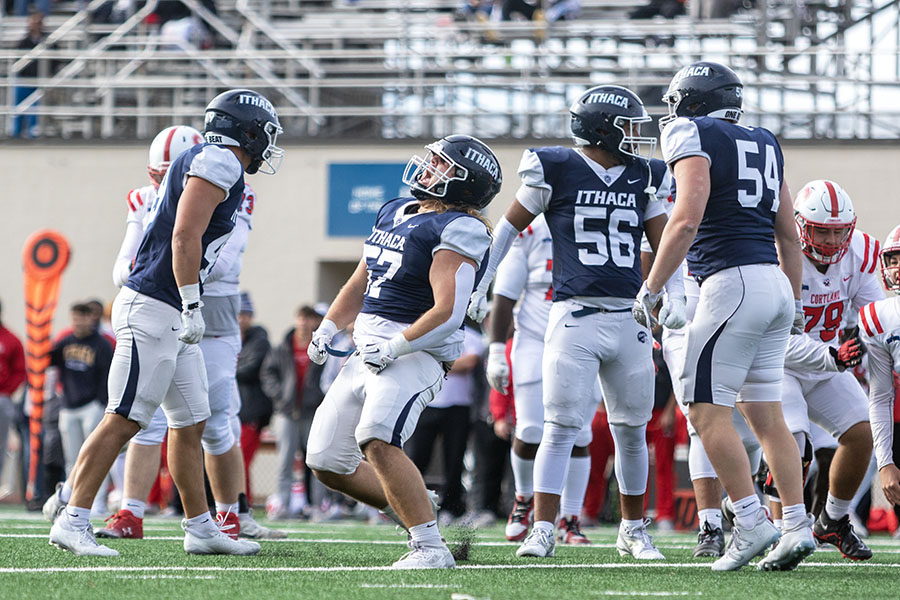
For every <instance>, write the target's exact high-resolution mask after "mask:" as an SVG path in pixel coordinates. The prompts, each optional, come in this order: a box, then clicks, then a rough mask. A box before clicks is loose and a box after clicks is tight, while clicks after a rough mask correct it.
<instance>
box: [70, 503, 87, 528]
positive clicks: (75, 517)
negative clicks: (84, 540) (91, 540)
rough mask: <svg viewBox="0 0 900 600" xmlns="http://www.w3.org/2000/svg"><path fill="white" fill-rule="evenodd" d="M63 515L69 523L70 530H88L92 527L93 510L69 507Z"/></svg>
mask: <svg viewBox="0 0 900 600" xmlns="http://www.w3.org/2000/svg"><path fill="white" fill-rule="evenodd" d="M63 513H64V514H65V515H66V521H68V525H69V526H68V529H75V530H78V529H86V528H88V527H90V526H91V509H90V508H80V507H78V506H72V505H71V504H69V505H67V506H66V508H65V510H63Z"/></svg>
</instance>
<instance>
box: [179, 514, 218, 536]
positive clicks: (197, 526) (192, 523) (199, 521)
mask: <svg viewBox="0 0 900 600" xmlns="http://www.w3.org/2000/svg"><path fill="white" fill-rule="evenodd" d="M184 522H185V525H186V527H188V528H190V529H191V533H195V534H206V535H205V536H202V537H209V536H211V535H214V534H215V533H216V532H217V531H218V527H216V520H215V519H213V518H212V515H211V514H209V512H208V511H207V512H205V513H201V514H199V515H197V516H196V517H191V518H190V519H185V520H184Z"/></svg>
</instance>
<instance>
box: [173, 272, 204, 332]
mask: <svg viewBox="0 0 900 600" xmlns="http://www.w3.org/2000/svg"><path fill="white" fill-rule="evenodd" d="M178 294H179V295H180V296H181V326H182V331H181V335H179V336H178V339H179V340H181V341H182V342H184V343H185V344H198V343H200V340H202V339H203V333H204V332H205V331H206V323H205V322H204V321H203V314H202V313H201V312H200V309H201V308H202V307H203V302H201V301H200V284H199V283H190V284H188V285H183V286H181V287H179V288H178Z"/></svg>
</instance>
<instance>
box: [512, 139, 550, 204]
mask: <svg viewBox="0 0 900 600" xmlns="http://www.w3.org/2000/svg"><path fill="white" fill-rule="evenodd" d="M519 178H520V179H521V180H522V186H521V187H520V188H519V191H517V192H516V200H518V201H519V204H521V205H522V206H523V207H524V208H525V210H527V211H528V212H530V213H531V214H533V215H539V214H541V213H542V212H544V211H545V210H547V207H548V206H549V203H550V197H551V196H552V195H553V186H551V185H550V184H549V183H547V182H546V181H545V180H544V165H543V164H541V161H540V159H539V158H538V155H537V154H536V153H535V152H534V151H533V150H526V151H525V152H523V153H522V160H521V161H520V162H519Z"/></svg>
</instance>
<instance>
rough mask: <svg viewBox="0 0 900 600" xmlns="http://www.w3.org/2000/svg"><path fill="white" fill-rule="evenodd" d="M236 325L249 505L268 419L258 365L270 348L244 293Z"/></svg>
mask: <svg viewBox="0 0 900 600" xmlns="http://www.w3.org/2000/svg"><path fill="white" fill-rule="evenodd" d="M238 326H239V327H240V329H241V343H242V345H241V352H240V354H238V360H237V382H238V390H239V391H240V395H241V412H240V417H241V452H242V453H243V455H244V477H245V479H246V484H247V499H248V501H249V502H250V504H251V505H252V504H253V495H252V493H251V489H252V488H251V487H250V465H251V463H252V462H253V456H254V455H255V454H256V451H257V450H258V449H259V436H260V432H261V431H262V428H263V427H265V426H266V425H268V424H269V419H270V418H271V417H272V400H271V399H270V398H269V397H268V396H266V393H265V392H264V391H263V389H262V382H261V381H260V371H261V370H262V364H263V361H264V360H265V358H266V355H267V354H268V353H269V350H270V348H271V345H270V344H269V334H268V332H266V330H265V329H263V328H262V327H260V326H259V325H254V324H253V302H252V300H251V299H250V294H249V293H247V292H241V308H240V312H239V313H238Z"/></svg>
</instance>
